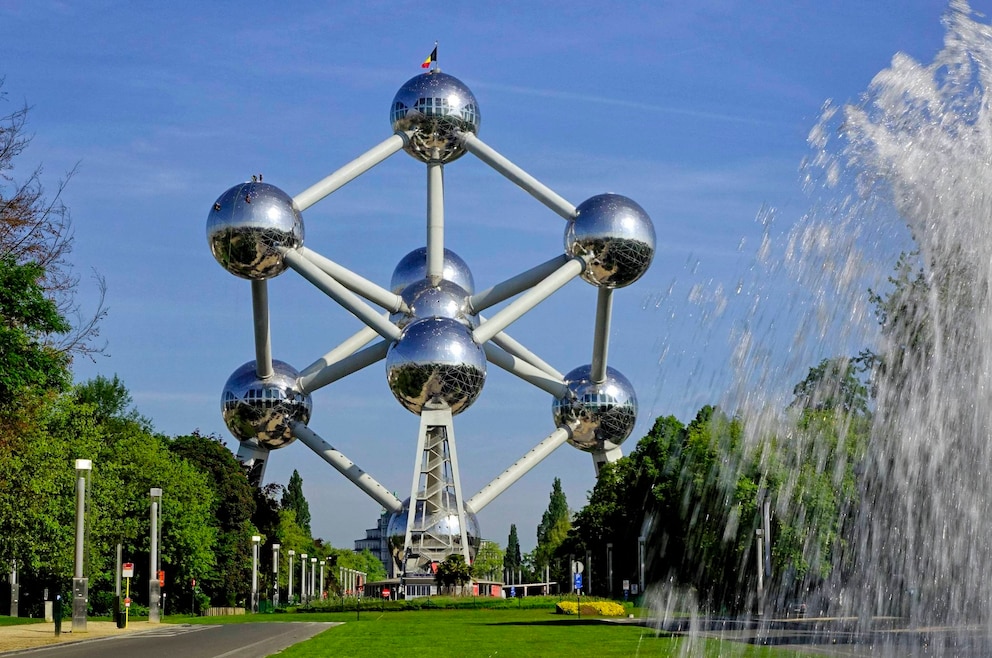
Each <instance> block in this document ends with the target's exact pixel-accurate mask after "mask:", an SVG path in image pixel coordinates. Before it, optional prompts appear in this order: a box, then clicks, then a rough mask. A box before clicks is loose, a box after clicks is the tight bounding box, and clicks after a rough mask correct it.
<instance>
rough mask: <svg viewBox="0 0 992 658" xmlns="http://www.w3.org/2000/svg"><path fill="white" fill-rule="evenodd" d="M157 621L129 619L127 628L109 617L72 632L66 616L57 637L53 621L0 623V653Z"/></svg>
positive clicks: (135, 628) (119, 632) (120, 632)
mask: <svg viewBox="0 0 992 658" xmlns="http://www.w3.org/2000/svg"><path fill="white" fill-rule="evenodd" d="M160 625H161V624H150V623H148V622H147V621H132V622H128V625H127V628H117V624H116V623H114V622H112V621H87V622H86V632H85V633H73V632H72V620H71V619H67V620H64V621H63V622H62V633H61V634H60V635H59V636H58V637H56V635H55V624H54V623H53V622H44V623H40V624H20V625H17V626H0V653H5V652H7V651H17V650H20V649H34V648H37V647H44V646H48V645H50V644H62V643H66V642H80V641H82V640H92V639H95V638H101V637H109V636H112V635H126V634H129V633H140V632H142V631H148V630H151V629H153V628H155V627H157V626H160Z"/></svg>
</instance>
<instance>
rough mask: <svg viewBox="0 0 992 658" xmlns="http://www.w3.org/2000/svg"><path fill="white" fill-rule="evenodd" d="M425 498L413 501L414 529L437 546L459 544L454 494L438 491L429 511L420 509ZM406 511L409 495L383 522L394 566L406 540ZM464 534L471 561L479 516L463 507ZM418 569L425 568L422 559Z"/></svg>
mask: <svg viewBox="0 0 992 658" xmlns="http://www.w3.org/2000/svg"><path fill="white" fill-rule="evenodd" d="M425 503H426V501H424V500H418V501H417V512H416V514H415V516H414V528H415V532H417V533H423V534H424V535H426V536H428V537H430V539H431V540H432V542H431V543H434V544H436V545H437V546H438V547H441V546H455V547H457V546H460V545H461V543H462V533H461V526H459V524H458V513H457V512H456V511H455V509H456V508H455V501H454V496H452V495H450V493H449V492H448V490H447V489H445V490H443V491H442V494H441V504H440V506H439V509H438V511H435V512H434V513H433V514H431V513H428V514H425V513H424V508H425ZM409 515H410V499H409V498H407V499H406V500H404V501H403V511H401V512H393V513H392V514H390V515H389V521H388V523H387V524H386V542H387V545H388V546H389V548H390V551H391V552H392V554H393V559H394V560H395V561H396V566H397V570H401V569H402V564H403V562H402V561H403V545H404V542H405V541H406V524H407V518H408V517H409ZM465 534H466V535H467V539H468V549H469V557H470V559H471V560H472V561H475V554H476V551H478V548H479V538H480V533H479V519H478V517H476V515H475V514H472V513H471V512H469V511H468V510H465ZM417 568H418V569H422V570H424V571H426V570H427V568H428V565H427V564H426V562H422V563H420V564H418V565H417Z"/></svg>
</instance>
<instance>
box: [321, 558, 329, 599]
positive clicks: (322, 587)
mask: <svg viewBox="0 0 992 658" xmlns="http://www.w3.org/2000/svg"><path fill="white" fill-rule="evenodd" d="M326 562H327V560H321V561H320V598H321V599H323V598H324V564H325V563H326Z"/></svg>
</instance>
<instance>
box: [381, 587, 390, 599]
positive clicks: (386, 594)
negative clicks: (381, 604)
mask: <svg viewBox="0 0 992 658" xmlns="http://www.w3.org/2000/svg"><path fill="white" fill-rule="evenodd" d="M390 594H392V592H391V591H390V589H389V588H388V587H383V588H382V598H384V599H388V598H389V595H390Z"/></svg>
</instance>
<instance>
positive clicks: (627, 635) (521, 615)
mask: <svg viewBox="0 0 992 658" xmlns="http://www.w3.org/2000/svg"><path fill="white" fill-rule="evenodd" d="M168 621H170V622H179V623H183V622H186V623H188V622H189V621H193V620H190V619H189V618H185V619H184V618H182V617H178V616H177V617H172V618H170V619H169V620H168ZM248 621H342V622H345V623H344V624H342V625H341V626H336V627H334V628H331V629H328V630H327V631H325V632H323V633H321V634H320V635H318V636H317V637H315V638H313V639H312V640H309V641H307V642H303V643H301V644H298V645H296V646H295V647H292V648H289V649H287V650H285V651H283V652H282V653H280V654H278V655H279V658H309V657H311V656H312V657H315V658H316V657H318V656H319V657H321V658H323V657H324V656H362V657H365V656H370V655H371V656H417V657H418V658H422V657H423V656H424V655H425V654H427V655H430V656H432V658H445V657H447V656H459V657H461V656H466V657H472V656H528V657H530V656H555V657H558V656H567V657H568V658H577V657H580V656H596V657H597V658H598V657H609V656H622V657H624V658H632V657H635V656H680V655H684V656H692V657H695V656H707V657H716V656H726V657H728V658H730V657H733V658H759V657H760V658H787V657H790V656H801V655H803V654H800V653H796V652H793V651H786V650H781V649H771V648H767V647H753V646H750V645H745V644H739V643H735V642H728V641H723V642H721V641H717V640H708V641H705V640H696V641H695V642H696V643H695V644H692V645H691V646H690V645H689V644H688V642H689V640H686V639H684V638H672V637H658V636H657V635H656V634H655V632H654V631H653V630H651V629H648V628H643V627H640V626H634V625H615V624H605V623H602V622H599V621H595V620H590V619H581V620H579V619H576V618H574V617H565V616H561V615H555V614H553V612H552V611H551V610H528V609H522V610H515V609H482V610H415V611H405V612H384V613H383V612H380V611H378V610H367V611H366V610H363V611H362V613H361V618H360V619H356V614H355V612H354V611H351V612H345V613H340V612H338V613H311V614H278V615H271V614H270V615H244V616H237V617H201V618H198V619H196V620H195V621H194V623H218V622H220V623H238V622H248Z"/></svg>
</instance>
